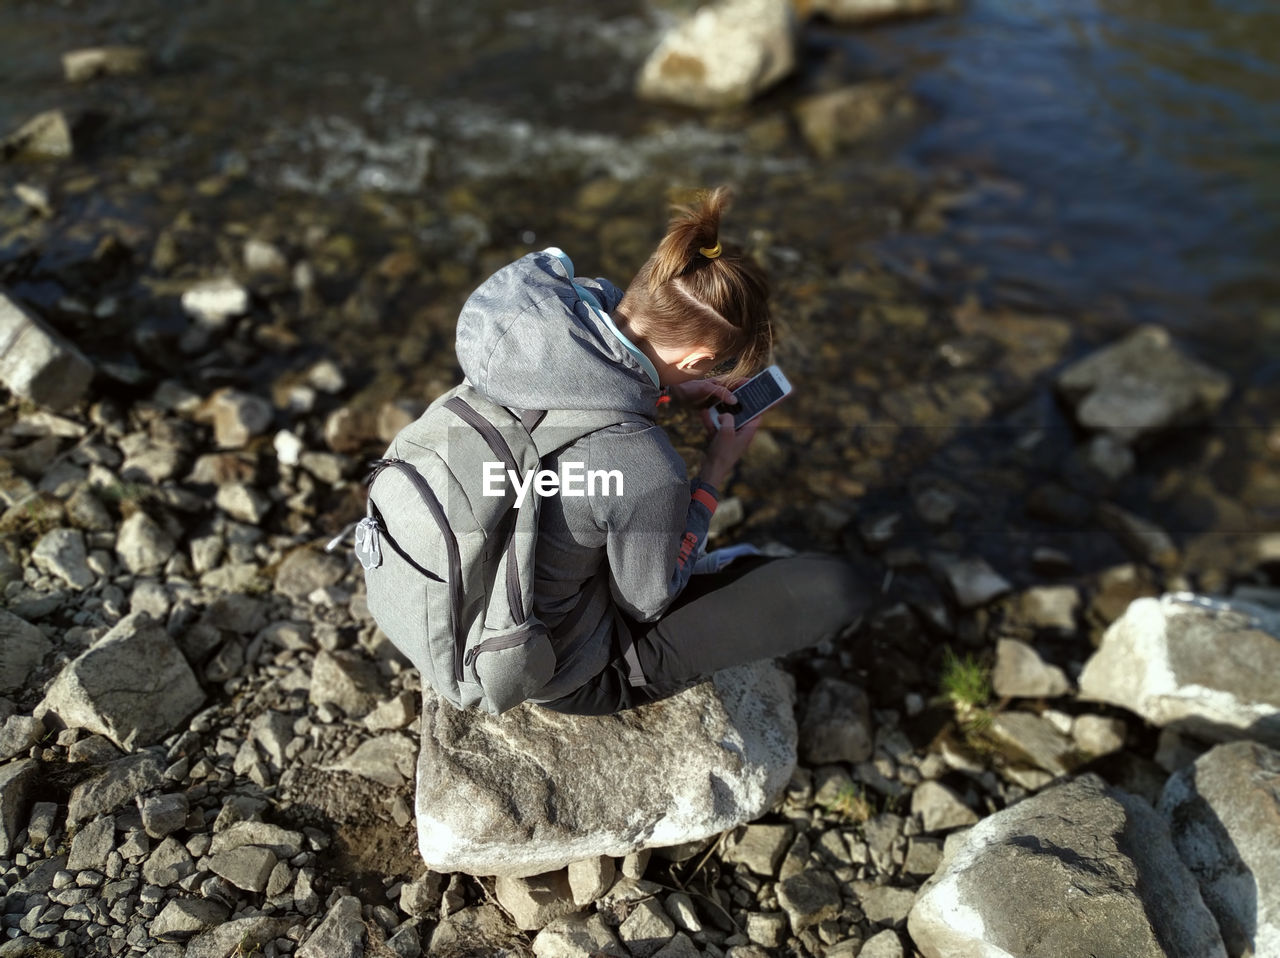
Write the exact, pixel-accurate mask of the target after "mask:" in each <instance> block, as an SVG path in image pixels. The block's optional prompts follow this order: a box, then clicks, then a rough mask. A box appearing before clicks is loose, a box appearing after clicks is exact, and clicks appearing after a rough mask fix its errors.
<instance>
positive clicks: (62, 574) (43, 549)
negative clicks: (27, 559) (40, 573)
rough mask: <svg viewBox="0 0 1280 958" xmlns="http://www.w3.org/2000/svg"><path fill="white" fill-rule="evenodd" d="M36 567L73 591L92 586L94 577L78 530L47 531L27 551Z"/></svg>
mask: <svg viewBox="0 0 1280 958" xmlns="http://www.w3.org/2000/svg"><path fill="white" fill-rule="evenodd" d="M31 558H32V560H33V561H34V562H35V564H36V566H37V567H38V568H40V569H43V570H44V571H45V572H48V573H49V574H50V575H55V576H57V577H58V578H59V579H61V580H62V581H63V582H65V583H66V584H67V585H69V586H71V588H73V589H77V590H79V589H87V588H89V586H91V585H93V582H94V575H93V571H92V570H91V569H90V568H89V556H88V553H86V552H85V547H84V533H82V532H81V531H80V530H79V529H51V530H49V531H48V532H46V533H45V534H44V535H42V536H41V537H40V538H39V539H38V540H37V541H36V544H35V545H34V546H33V547H32V549H31Z"/></svg>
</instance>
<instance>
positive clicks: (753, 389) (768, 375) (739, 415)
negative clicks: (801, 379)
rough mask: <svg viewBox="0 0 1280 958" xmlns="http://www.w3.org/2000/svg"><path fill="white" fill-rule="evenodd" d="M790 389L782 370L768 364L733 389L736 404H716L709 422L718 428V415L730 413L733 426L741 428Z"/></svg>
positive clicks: (773, 404)
mask: <svg viewBox="0 0 1280 958" xmlns="http://www.w3.org/2000/svg"><path fill="white" fill-rule="evenodd" d="M791 391H792V387H791V383H790V381H789V380H788V379H787V377H786V376H784V375H783V374H782V370H781V369H779V368H778V367H777V366H776V365H774V366H770V367H769V368H768V369H766V370H764V372H761V373H759V374H757V375H755V376H752V377H751V378H750V379H748V380H747V381H746V382H745V383H743V384H742V385H741V386H739V387H738V388H737V389H735V390H734V391H733V396H734V398H735V399H736V400H737V401H738V403H737V405H736V406H729V405H726V404H725V403H719V404H717V405H716V407H715V409H714V410H712V414H711V422H712V424H713V425H714V426H715V428H717V429H719V428H720V420H719V416H725V415H732V416H733V427H734V428H735V429H741V428H742V427H743V426H745V425H746V424H747V423H749V422H751V420H753V419H755V418H756V417H757V416H759V415H760V414H761V413H762V412H764V411H765V410H766V409H769V408H770V407H772V406H776V405H777V404H778V403H780V402H782V400H784V399H786V398H787V397H788V396H790V395H791ZM717 413H718V414H719V415H717Z"/></svg>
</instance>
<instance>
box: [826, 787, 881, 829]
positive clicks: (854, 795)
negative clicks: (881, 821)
mask: <svg viewBox="0 0 1280 958" xmlns="http://www.w3.org/2000/svg"><path fill="white" fill-rule="evenodd" d="M827 811H829V812H831V813H833V814H835V815H839V816H840V817H841V818H843V819H844V820H845V821H848V822H854V823H857V824H861V823H862V822H865V821H867V820H869V819H870V818H871V817H872V816H874V815H875V813H876V807H875V804H874V803H873V802H872V801H871V799H869V798H867V789H866V786H864V785H854V784H852V783H850V784H849V785H845V786H844V787H843V788H841V789H840V790H839V791H838V792H836V794H835V798H833V799H832V800H831V802H830V804H828V805H827Z"/></svg>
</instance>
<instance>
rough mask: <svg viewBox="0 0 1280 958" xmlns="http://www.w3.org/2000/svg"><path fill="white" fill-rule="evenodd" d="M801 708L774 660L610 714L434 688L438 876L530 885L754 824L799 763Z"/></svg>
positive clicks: (431, 845) (427, 799) (425, 781)
mask: <svg viewBox="0 0 1280 958" xmlns="http://www.w3.org/2000/svg"><path fill="white" fill-rule="evenodd" d="M793 701H794V690H793V686H792V682H791V679H790V677H789V676H788V675H786V673H784V672H782V671H781V670H780V669H779V668H778V667H777V666H775V665H773V664H772V663H768V662H764V663H757V664H754V665H750V666H742V667H740V668H735V669H726V670H724V671H722V672H719V673H717V674H716V676H715V677H714V679H713V681H709V682H704V683H702V684H700V685H698V686H696V687H694V688H691V689H688V690H687V691H685V692H682V693H680V694H679V695H676V696H673V697H671V698H669V699H666V700H663V701H660V702H654V703H652V704H650V705H646V706H642V707H641V708H638V709H633V710H631V711H629V712H623V713H620V714H618V715H610V716H570V715H561V714H559V713H557V712H552V711H550V710H548V709H544V708H540V707H539V706H536V705H532V704H525V705H522V706H519V707H518V708H516V709H513V710H511V711H510V712H506V713H503V714H502V715H488V714H485V713H478V712H460V711H457V710H454V709H453V708H451V707H450V706H449V705H448V704H447V703H445V702H443V701H442V700H440V699H438V698H437V697H435V696H434V695H433V694H431V693H429V692H428V693H427V694H426V696H425V702H424V705H423V711H422V748H421V751H420V753H419V756H418V769H417V780H418V788H417V799H416V804H417V824H418V843H419V848H420V850H421V852H422V856H423V858H424V860H425V861H426V863H427V864H428V865H429V866H431V868H432V869H434V870H436V871H442V872H452V871H461V872H468V873H471V874H476V875H506V876H509V877H525V876H529V875H537V874H541V873H543V872H547V871H552V870H554V869H557V868H561V867H563V866H565V865H567V864H569V863H570V862H574V861H579V860H581V859H587V858H593V857H596V856H599V855H611V856H615V857H620V856H623V855H626V854H627V853H628V852H631V851H634V850H637V849H640V848H647V847H653V846H667V845H677V844H679V843H681V842H686V841H692V840H697V839H702V838H705V837H707V836H710V835H714V834H717V833H719V832H722V831H724V830H726V829H729V828H733V827H735V826H737V825H739V824H741V823H743V822H747V821H750V820H752V819H754V818H757V817H758V816H760V815H761V814H763V813H764V812H765V811H766V810H767V809H768V808H769V807H770V806H771V805H772V804H773V802H774V800H775V799H776V798H777V796H778V795H780V794H781V792H782V790H783V789H784V788H785V787H786V784H787V781H788V780H789V779H790V777H791V772H792V770H793V769H794V767H795V763H796V724H795V716H794V713H793Z"/></svg>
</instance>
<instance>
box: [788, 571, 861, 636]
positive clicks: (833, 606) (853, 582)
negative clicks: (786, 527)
mask: <svg viewBox="0 0 1280 958" xmlns="http://www.w3.org/2000/svg"><path fill="white" fill-rule="evenodd" d="M784 561H786V562H787V563H790V564H791V567H790V568H789V569H788V570H787V575H788V577H790V578H791V580H792V587H793V588H795V589H796V590H797V591H798V593H799V594H800V595H802V596H804V597H805V598H806V599H807V601H808V602H809V603H810V604H811V608H814V609H815V610H816V609H822V610H826V611H828V612H829V613H830V615H831V616H832V617H833V619H838V620H840V622H841V624H843V623H847V622H851V621H853V620H854V619H856V618H857V617H858V616H860V615H862V614H863V613H865V612H866V611H867V610H868V609H869V608H870V607H871V603H872V600H873V598H874V595H875V593H874V591H873V589H872V587H871V584H870V583H869V582H868V581H867V579H866V577H865V576H863V575H862V574H861V573H859V572H858V570H857V568H855V567H854V565H853V563H851V562H849V561H848V560H847V559H845V558H843V557H841V556H837V555H827V554H823V553H803V554H801V555H797V556H792V557H790V558H789V559H786V560H784Z"/></svg>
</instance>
